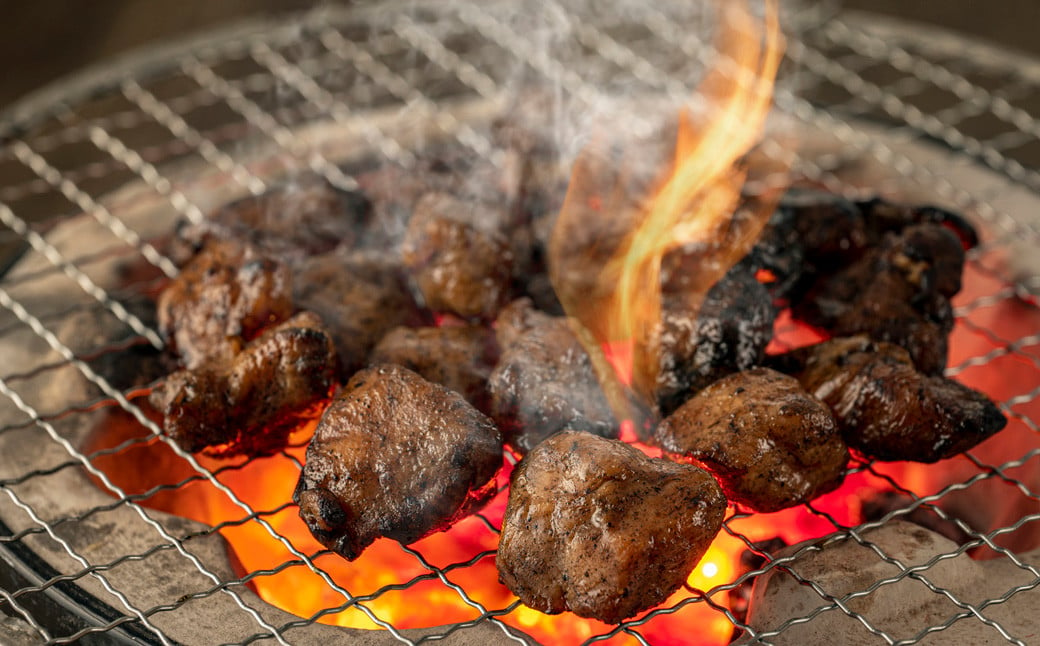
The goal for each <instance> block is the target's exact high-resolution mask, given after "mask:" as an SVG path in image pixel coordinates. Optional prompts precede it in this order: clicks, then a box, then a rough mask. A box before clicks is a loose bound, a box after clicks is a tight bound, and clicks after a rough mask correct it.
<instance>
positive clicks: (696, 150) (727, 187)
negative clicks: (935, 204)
mask: <svg viewBox="0 0 1040 646" xmlns="http://www.w3.org/2000/svg"><path fill="white" fill-rule="evenodd" d="M718 13H719V23H720V27H719V32H720V36H719V39H718V40H719V42H718V51H719V54H720V59H721V60H720V64H719V65H717V66H716V67H714V68H713V69H712V70H710V71H709V72H708V75H707V76H706V78H705V80H704V81H703V83H702V84H701V86H700V87H699V88H698V91H697V95H696V96H697V103H696V105H697V106H699V108H700V109H698V110H697V114H694V113H693V110H692V109H691V108H687V109H685V110H683V111H682V112H681V113H680V115H679V122H678V133H677V136H676V142H675V148H674V155H673V160H672V162H671V164H670V168H669V169H668V172H667V173H665V175H664V176H663V177H662V178H660V179H659V180H658V181H657V182H656V187H655V188H654V190H652V191H651V193H650V195H649V197H648V198H647V199H645V200H644V201H643V202H642V203H636V202H634V201H633V198H632V196H631V192H632V184H633V181H632V180H633V177H632V175H633V169H631V168H627V167H625V165H626V164H631V163H633V162H632V160H631V159H628V160H622V161H621V162H620V163H618V162H612V161H611V160H608V159H605V158H604V156H603V155H602V152H603V151H602V148H600V147H597V146H589V147H587V148H586V149H585V150H584V151H583V152H582V153H581V154H580V155H579V157H578V159H577V160H576V162H575V165H574V169H573V173H572V176H571V183H570V186H569V188H568V192H567V197H566V199H565V201H564V204H563V208H562V210H561V212H560V216H559V219H558V220H557V224H556V227H555V229H554V231H553V237H552V240H551V242H550V249H549V258H550V271H551V276H552V280H553V286H554V287H555V288H556V291H557V294H558V295H559V297H560V300H561V302H562V303H563V306H564V308H565V310H566V311H567V313H568V315H569V316H571V317H572V321H574V322H575V323H576V326H575V327H576V328H578V332H579V336H581V337H582V339H583V341H584V342H585V345H586V347H587V349H588V350H589V352H590V354H592V355H593V359H594V361H595V362H596V364H597V368H598V369H599V370H600V373H601V375H600V377H601V380H603V381H604V386H605V389H606V390H607V394H608V396H609V397H611V399H612V400H613V401H612V403H613V404H614V407H615V409H616V412H618V414H619V416H621V417H622V418H630V417H632V416H633V414H635V415H636V417H637V418H639V417H641V416H642V415H640V414H638V413H637V411H633V410H632V408H631V406H628V405H626V404H625V403H622V402H621V401H619V400H621V399H624V398H619V396H618V394H619V391H620V390H621V389H620V387H619V386H618V383H617V382H620V383H621V384H624V385H625V386H628V385H631V388H632V389H633V390H634V391H635V392H634V394H635V395H636V396H637V398H638V399H640V400H641V403H642V404H643V405H644V406H645V405H648V404H649V403H650V402H651V401H652V399H651V393H652V392H653V384H654V383H655V380H656V377H657V365H658V362H657V350H655V345H656V342H655V340H654V338H655V335H656V334H657V333H658V330H659V325H660V321H661V308H662V303H661V262H662V259H663V258H664V257H665V255H666V254H667V253H668V252H670V251H672V250H673V249H676V248H678V247H682V246H690V245H697V247H698V249H701V248H703V249H704V251H703V255H702V256H701V261H700V263H699V271H700V276H699V277H698V280H697V285H696V289H695V293H692V294H689V295H687V301H688V306H689V307H691V308H692V309H693V312H696V311H697V309H699V307H700V304H701V302H703V299H704V295H705V294H706V293H707V291H708V289H710V288H711V286H712V285H714V283H715V282H717V281H718V279H719V278H721V277H722V275H723V274H724V273H725V272H726V271H728V270H729V268H730V267H731V266H732V265H733V264H734V263H736V262H737V261H738V260H739V259H740V258H741V257H743V256H744V255H745V254H746V253H747V252H748V250H749V249H750V247H751V245H752V244H753V243H754V240H755V239H756V238H757V237H758V234H759V233H760V232H761V230H762V227H764V226H765V222H766V220H767V218H768V215H769V213H770V212H771V209H770V208H768V204H767V203H768V202H770V200H769V199H765V200H762V201H761V202H760V204H759V207H758V208H757V209H756V210H755V213H754V214H749V215H751V217H749V218H746V219H743V220H742V222H740V223H739V224H735V223H734V220H733V215H734V213H735V211H736V210H737V207H738V204H739V202H740V191H741V187H742V186H743V185H744V182H745V179H746V176H747V169H746V168H745V167H743V165H742V164H740V159H741V158H742V157H743V156H744V155H745V154H747V153H748V151H749V150H750V149H751V147H752V146H753V145H754V144H755V143H756V141H757V140H758V138H759V137H760V136H761V134H762V130H763V127H764V123H765V118H766V115H767V114H768V112H769V107H770V104H771V99H772V89H773V83H774V79H775V77H776V72H777V68H778V66H779V63H780V59H781V56H782V49H783V48H782V44H781V36H780V29H779V19H778V16H777V8H776V3H775V2H774V1H768V2H767V3H766V14H765V20H764V24H762V23H760V22H759V21H758V20H757V19H756V18H755V17H754V16H753V15H752V14H751V12H750V11H749V9H748V7H747V3H746V2H744V1H743V0H741V1H740V2H727V3H723V2H721V1H720V2H719V4H718ZM605 179H606V181H604V180H605ZM590 223H594V224H591V226H590ZM590 267H595V268H596V269H595V270H593V271H594V275H595V276H596V278H595V279H591V280H594V283H593V284H589V282H588V281H589V280H590V279H589V278H588V277H587V274H588V273H589V270H590ZM600 268H601V269H600ZM626 344H628V345H630V346H631V347H630V348H628V349H626V348H624V347H623V346H624V345H626ZM604 346H607V350H605V351H604V350H603V349H602V348H603V347H604ZM607 364H610V365H611V366H612V367H613V370H612V371H609V370H606V371H605V370H604V367H605V366H607ZM611 373H613V374H611ZM610 382H613V383H610Z"/></svg>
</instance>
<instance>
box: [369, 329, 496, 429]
mask: <svg viewBox="0 0 1040 646" xmlns="http://www.w3.org/2000/svg"><path fill="white" fill-rule="evenodd" d="M369 361H370V362H371V363H396V364H398V365H400V366H404V367H405V368H408V369H409V370H412V371H414V372H416V373H418V374H419V375H420V376H422V377H423V378H424V379H426V380H427V381H432V382H434V383H438V384H440V385H442V386H445V387H447V388H450V389H451V390H454V391H455V392H457V393H459V394H461V395H462V396H463V397H465V398H466V401H468V402H469V403H471V404H473V405H474V406H475V407H476V408H477V410H479V411H481V412H483V413H485V414H487V412H488V411H489V410H490V407H491V394H490V393H489V392H488V378H489V377H490V376H491V371H492V370H493V369H494V367H495V363H496V362H497V361H498V345H497V344H496V343H495V334H494V332H492V331H491V330H490V329H488V328H486V327H483V326H479V325H461V326H442V327H420V328H409V327H397V328H394V329H393V330H390V331H389V332H388V333H387V334H386V336H384V337H383V339H382V340H381V341H380V342H379V343H378V344H377V345H376V347H375V349H373V350H372V353H371V355H370V356H369Z"/></svg>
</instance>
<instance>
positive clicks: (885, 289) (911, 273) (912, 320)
mask: <svg viewBox="0 0 1040 646" xmlns="http://www.w3.org/2000/svg"><path fill="white" fill-rule="evenodd" d="M963 268H964V249H963V247H962V246H961V243H960V241H959V240H958V239H957V236H956V235H954V233H953V232H952V231H950V230H949V229H947V228H945V227H942V226H940V225H936V224H922V225H914V226H911V227H909V228H907V229H905V230H903V231H902V233H900V234H898V235H896V234H887V235H886V236H885V238H884V240H882V242H881V244H880V245H879V246H877V247H875V248H873V249H871V250H870V251H869V252H867V253H866V254H864V255H863V257H862V258H860V259H859V260H858V261H857V262H854V263H852V264H851V265H850V266H849V267H847V268H846V269H844V270H843V271H840V272H837V273H836V274H835V275H834V276H833V277H831V278H828V279H824V280H821V281H820V282H819V283H817V285H816V286H815V287H814V288H813V289H812V290H811V291H810V292H809V293H808V295H807V296H806V298H805V299H804V300H803V301H802V302H801V303H799V304H798V305H797V306H796V307H795V310H794V311H795V314H796V315H797V316H799V317H800V318H803V319H804V320H806V321H808V322H810V323H812V324H814V325H819V326H821V327H824V328H827V329H828V330H830V331H832V333H833V334H835V335H836V336H853V335H856V334H860V333H863V334H867V335H869V336H870V337H871V338H873V339H875V340H878V341H888V342H890V343H895V344H897V345H900V346H902V347H904V348H906V349H907V351H908V352H909V353H910V356H911V357H912V358H913V360H914V363H915V364H916V365H917V367H918V368H919V369H920V370H921V371H922V372H925V373H927V374H932V375H938V374H942V371H943V369H945V367H946V347H947V336H948V335H949V333H950V330H951V329H952V328H953V311H952V308H951V307H950V303H949V298H950V297H951V296H953V295H954V294H956V293H957V292H958V291H960V288H961V272H962V270H963Z"/></svg>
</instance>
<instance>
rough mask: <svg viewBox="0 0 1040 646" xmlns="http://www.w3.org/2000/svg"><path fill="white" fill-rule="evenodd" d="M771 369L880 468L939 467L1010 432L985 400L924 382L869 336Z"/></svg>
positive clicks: (901, 356)
mask: <svg viewBox="0 0 1040 646" xmlns="http://www.w3.org/2000/svg"><path fill="white" fill-rule="evenodd" d="M774 364H775V367H777V368H778V369H780V370H782V371H784V372H787V373H789V374H791V375H793V376H794V377H796V378H797V379H798V381H799V382H801V384H802V386H803V387H804V388H805V389H806V390H807V391H809V392H810V393H812V394H813V395H815V396H816V397H817V398H819V399H820V400H822V401H823V402H824V403H825V404H827V406H829V407H830V409H831V411H832V412H833V413H834V417H835V419H836V420H837V422H838V428H839V429H840V430H841V434H842V437H843V438H844V439H845V443H846V444H847V445H848V446H849V447H850V448H853V449H856V450H858V451H860V452H861V453H863V454H864V455H866V456H868V457H871V458H875V459H878V460H912V461H914V462H936V461H938V460H942V459H945V458H949V457H952V456H954V455H957V454H958V453H963V452H964V451H967V450H969V449H971V448H972V447H974V446H975V445H976V444H978V443H979V442H981V441H983V440H985V439H986V438H988V437H990V436H991V435H993V434H994V433H996V432H997V431H999V430H1000V429H1002V428H1004V426H1005V425H1006V424H1007V419H1005V417H1004V415H1003V413H1001V412H1000V409H999V408H997V407H996V405H994V404H993V402H992V401H990V400H989V398H988V397H986V396H985V395H983V394H982V393H979V392H976V391H974V390H972V389H971V388H968V387H967V386H964V385H962V384H959V383H957V382H956V381H953V380H951V379H947V378H945V377H942V376H934V375H933V376H929V375H926V374H922V373H921V372H920V371H919V370H918V369H917V368H916V367H915V366H914V363H913V361H912V360H911V358H910V355H909V353H907V351H906V350H904V349H903V348H901V347H899V346H897V345H895V344H892V343H886V342H884V341H874V340H872V339H870V338H869V337H867V336H862V335H861V336H856V337H844V338H838V339H832V340H830V341H824V342H823V343H819V344H817V345H813V346H809V347H806V348H799V349H798V350H794V351H792V352H789V353H787V354H786V355H780V356H778V357H776V358H775V359H774Z"/></svg>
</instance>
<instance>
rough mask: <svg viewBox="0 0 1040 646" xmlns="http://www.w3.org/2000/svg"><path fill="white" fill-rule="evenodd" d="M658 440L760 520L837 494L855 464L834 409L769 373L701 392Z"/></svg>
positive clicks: (660, 430) (740, 376)
mask: <svg viewBox="0 0 1040 646" xmlns="http://www.w3.org/2000/svg"><path fill="white" fill-rule="evenodd" d="M653 440H654V442H655V443H656V444H657V445H658V446H660V447H661V448H662V449H663V450H664V451H665V452H666V453H667V454H669V455H671V456H672V457H673V458H674V459H677V460H681V461H691V462H693V463H695V464H698V465H700V466H702V467H704V468H705V469H707V470H708V471H711V472H712V473H713V474H715V476H716V477H717V478H718V479H719V482H720V483H721V484H722V489H723V491H725V492H726V496H727V497H728V498H729V500H731V501H733V502H738V503H740V504H742V505H745V506H747V507H749V508H751V509H753V510H755V511H760V512H772V511H778V510H780V509H786V508H787V507H793V506H795V505H799V504H802V503H805V502H809V501H810V500H812V499H814V498H816V497H817V496H820V495H822V494H824V493H827V492H829V491H832V490H834V489H835V488H836V487H837V486H838V485H839V484H841V482H842V480H843V479H844V475H845V465H846V463H847V462H848V461H849V452H848V449H847V448H846V447H845V443H844V442H843V441H842V439H841V434H840V433H839V432H838V426H837V424H836V423H835V421H834V416H833V415H832V414H831V411H830V409H828V408H827V406H825V405H824V404H823V403H822V402H821V401H819V400H818V399H816V398H815V397H813V396H811V395H810V394H809V393H807V392H805V390H804V389H803V388H802V386H801V385H800V384H799V383H798V381H797V380H796V379H794V378H793V377H789V376H787V375H784V374H781V373H779V372H776V371H775V370H770V369H768V368H755V369H753V370H747V371H744V372H739V373H737V374H734V375H730V376H728V377H725V378H724V379H721V380H719V381H717V382H715V383H714V384H712V385H710V386H708V387H707V388H705V389H704V390H702V391H700V392H699V393H697V394H696V395H694V396H693V398H692V399H690V400H689V401H687V402H686V403H685V404H683V406H682V407H681V408H679V410H677V411H675V412H674V413H673V414H672V415H671V416H669V417H668V418H666V419H665V420H664V421H663V422H661V423H660V424H659V425H658V426H657V428H656V429H655V430H654V433H653Z"/></svg>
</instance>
